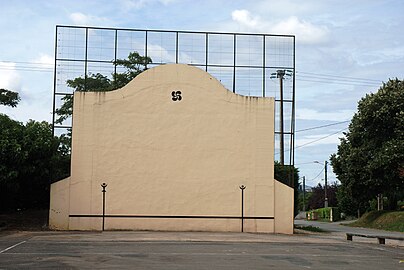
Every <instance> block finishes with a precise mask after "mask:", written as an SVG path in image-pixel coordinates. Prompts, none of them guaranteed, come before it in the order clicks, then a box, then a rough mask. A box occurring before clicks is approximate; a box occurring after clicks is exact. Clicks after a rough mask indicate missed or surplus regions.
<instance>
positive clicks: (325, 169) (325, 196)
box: [324, 160, 328, 208]
mask: <svg viewBox="0 0 404 270" xmlns="http://www.w3.org/2000/svg"><path fill="white" fill-rule="evenodd" d="M327 163H328V162H327V160H326V161H324V184H325V186H324V207H325V208H326V207H328V198H327Z"/></svg>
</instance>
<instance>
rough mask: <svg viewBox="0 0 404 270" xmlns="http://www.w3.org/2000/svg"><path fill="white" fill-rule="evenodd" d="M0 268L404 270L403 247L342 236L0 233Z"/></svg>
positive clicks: (182, 233) (181, 233)
mask: <svg viewBox="0 0 404 270" xmlns="http://www.w3.org/2000/svg"><path fill="white" fill-rule="evenodd" d="M0 269H366V270H371V269H377V270H380V269H404V249H403V248H401V247H397V246H396V247H394V246H388V245H387V246H383V245H378V244H376V243H372V242H369V241H365V242H348V241H346V240H345V239H344V237H343V236H342V235H338V234H324V233H323V234H295V235H292V236H290V235H274V234H251V233H209V232H121V231H119V232H118V231H117V232H102V233H101V232H52V231H43V232H17V231H16V232H2V233H1V234H0Z"/></svg>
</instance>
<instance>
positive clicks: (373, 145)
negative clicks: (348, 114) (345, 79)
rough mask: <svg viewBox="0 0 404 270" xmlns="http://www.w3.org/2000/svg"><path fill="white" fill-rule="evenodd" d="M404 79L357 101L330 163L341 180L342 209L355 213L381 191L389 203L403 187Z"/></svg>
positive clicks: (398, 194) (364, 208) (362, 209)
mask: <svg viewBox="0 0 404 270" xmlns="http://www.w3.org/2000/svg"><path fill="white" fill-rule="evenodd" d="M403 108H404V81H402V80H398V79H394V80H389V81H388V82H387V83H384V84H383V86H382V87H380V88H379V90H378V91H377V92H376V93H374V94H367V95H366V96H365V97H363V98H362V99H361V100H360V101H359V102H358V111H357V113H355V115H354V116H353V118H352V120H351V123H350V124H349V128H348V132H346V133H344V135H345V138H342V139H340V145H339V146H338V151H337V153H336V154H333V155H332V156H331V165H332V167H333V170H334V172H335V173H336V175H337V176H338V179H339V180H340V182H341V190H340V192H339V194H338V198H339V202H340V207H341V210H342V211H344V212H345V213H347V214H349V213H350V214H355V213H356V211H357V210H358V209H359V210H360V211H361V212H363V211H365V210H366V209H367V208H368V207H369V201H371V200H372V199H374V198H375V197H376V196H377V195H378V194H381V193H383V194H384V195H385V196H387V197H388V198H389V199H390V201H391V202H392V203H390V204H389V205H390V206H391V207H392V208H394V201H395V202H396V201H397V200H398V199H399V198H397V197H398V196H402V190H404V177H403V173H402V171H403V168H404V110H403Z"/></svg>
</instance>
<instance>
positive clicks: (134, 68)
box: [55, 52, 152, 124]
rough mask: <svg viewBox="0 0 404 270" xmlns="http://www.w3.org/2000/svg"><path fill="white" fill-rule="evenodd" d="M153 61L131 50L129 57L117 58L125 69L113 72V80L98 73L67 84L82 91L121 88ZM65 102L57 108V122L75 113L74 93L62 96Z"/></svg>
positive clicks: (59, 122)
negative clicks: (120, 71)
mask: <svg viewBox="0 0 404 270" xmlns="http://www.w3.org/2000/svg"><path fill="white" fill-rule="evenodd" d="M150 63H152V59H151V58H150V57H147V56H141V55H139V53H137V52H131V53H129V55H128V58H127V59H117V60H116V61H114V64H115V65H116V66H117V67H123V68H124V69H125V71H124V72H122V73H112V80H110V79H109V78H108V77H107V76H105V75H103V74H100V73H96V74H89V76H85V77H77V78H74V79H72V80H67V81H66V84H67V86H69V87H71V88H73V89H74V90H75V91H80V92H105V91H112V90H115V89H118V88H121V87H123V86H125V85H126V84H128V83H129V82H130V81H131V80H133V79H134V78H135V77H136V76H137V75H139V74H140V73H142V72H143V71H145V70H146V69H147V65H148V64H150ZM62 101H63V104H62V106H61V107H60V108H58V109H56V114H57V115H58V116H59V117H58V118H57V119H56V120H55V122H56V123H58V124H61V123H62V122H63V121H65V120H66V119H67V118H69V117H70V116H71V115H72V114H73V95H66V96H64V97H63V98H62Z"/></svg>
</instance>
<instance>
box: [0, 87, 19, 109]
mask: <svg viewBox="0 0 404 270" xmlns="http://www.w3.org/2000/svg"><path fill="white" fill-rule="evenodd" d="M20 100H21V98H20V95H19V94H18V93H17V92H13V91H10V90H7V89H0V105H4V106H11V107H17V104H18V102H20Z"/></svg>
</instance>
